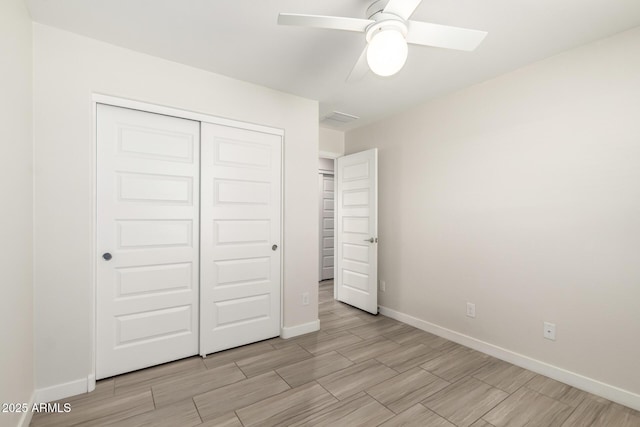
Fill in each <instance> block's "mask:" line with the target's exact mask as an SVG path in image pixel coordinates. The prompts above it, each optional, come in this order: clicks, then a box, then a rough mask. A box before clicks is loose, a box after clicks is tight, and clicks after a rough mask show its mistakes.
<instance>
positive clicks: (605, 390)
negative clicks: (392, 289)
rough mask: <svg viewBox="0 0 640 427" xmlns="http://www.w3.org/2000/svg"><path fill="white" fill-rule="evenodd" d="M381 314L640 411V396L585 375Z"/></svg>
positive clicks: (387, 311)
mask: <svg viewBox="0 0 640 427" xmlns="http://www.w3.org/2000/svg"><path fill="white" fill-rule="evenodd" d="M379 311H380V314H382V315H385V316H387V317H390V318H392V319H395V320H398V321H400V322H403V323H406V324H408V325H411V326H414V327H416V328H418V329H422V330H423V331H426V332H430V333H432V334H434V335H438V336H440V337H443V338H446V339H448V340H450V341H453V342H456V343H458V344H461V345H464V346H466V347H469V348H472V349H474V350H478V351H480V352H482V353H485V354H488V355H490V356H493V357H496V358H498V359H501V360H504V361H506V362H509V363H512V364H514V365H516V366H520V367H521V368H525V369H528V370H530V371H533V372H535V373H537V374H541V375H544V376H547V377H549V378H553V379H554V380H557V381H560V382H563V383H565V384H568V385H570V386H573V387H575V388H578V389H580V390H584V391H586V392H589V393H592V394H595V395H597V396H601V397H604V398H605V399H609V400H611V401H613V402H616V403H619V404H621V405H624V406H628V407H629V408H633V409H635V410H637V411H640V395H639V394H636V393H633V392H630V391H628V390H624V389H621V388H619V387H616V386H613V385H610V384H606V383H603V382H601V381H598V380H595V379H593V378H589V377H586V376H584V375H580V374H578V373H575V372H572V371H568V370H566V369H563V368H560V367H558V366H554V365H551V364H549V363H546V362H542V361H540V360H537V359H533V358H531V357H528V356H525V355H523V354H520V353H516V352H514V351H511V350H508V349H506V348H503V347H499V346H497V345H494V344H490V343H488V342H486V341H482V340H479V339H476V338H473V337H470V336H468V335H464V334H461V333H460V332H456V331H453V330H451V329H447V328H444V327H442V326H439V325H436V324H434V323H431V322H427V321H426V320H422V319H419V318H417V317H413V316H411V315H408V314H405V313H401V312H399V311H396V310H392V309H390V308H387V307H382V306H381V307H379Z"/></svg>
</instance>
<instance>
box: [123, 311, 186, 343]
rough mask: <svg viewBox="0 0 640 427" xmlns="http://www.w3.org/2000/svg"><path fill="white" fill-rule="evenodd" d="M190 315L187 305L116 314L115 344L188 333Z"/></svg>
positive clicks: (139, 341)
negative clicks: (121, 314)
mask: <svg viewBox="0 0 640 427" xmlns="http://www.w3.org/2000/svg"><path fill="white" fill-rule="evenodd" d="M192 317H193V315H192V312H191V306H189V305H185V306H182V307H172V308H166V309H161V310H153V311H148V312H145V313H135V314H127V315H124V316H117V317H116V320H117V331H118V333H117V338H116V346H121V345H124V344H132V343H137V344H140V343H141V342H143V341H149V340H153V339H158V338H161V337H164V338H166V337H169V336H172V335H173V336H175V335H178V334H185V333H190V332H192V331H191V326H192V322H191V320H192Z"/></svg>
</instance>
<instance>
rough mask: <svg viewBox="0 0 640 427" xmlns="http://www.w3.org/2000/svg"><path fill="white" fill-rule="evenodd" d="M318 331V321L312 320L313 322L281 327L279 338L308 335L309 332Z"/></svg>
mask: <svg viewBox="0 0 640 427" xmlns="http://www.w3.org/2000/svg"><path fill="white" fill-rule="evenodd" d="M319 330H320V320H319V319H318V320H314V321H313V322H309V323H303V324H302V325H296V326H289V327H287V326H283V327H282V330H281V331H280V337H281V338H283V339H288V338H293V337H297V336H298V335H304V334H308V333H310V332H316V331H319Z"/></svg>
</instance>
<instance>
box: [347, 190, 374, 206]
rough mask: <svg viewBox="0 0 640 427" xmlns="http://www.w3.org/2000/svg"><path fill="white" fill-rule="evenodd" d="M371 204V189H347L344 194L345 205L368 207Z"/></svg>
mask: <svg viewBox="0 0 640 427" xmlns="http://www.w3.org/2000/svg"><path fill="white" fill-rule="evenodd" d="M368 205H369V189H366V188H365V189H363V190H353V191H345V192H344V193H343V195H342V206H344V207H362V206H364V207H367V206H368Z"/></svg>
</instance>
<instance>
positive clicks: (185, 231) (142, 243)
mask: <svg viewBox="0 0 640 427" xmlns="http://www.w3.org/2000/svg"><path fill="white" fill-rule="evenodd" d="M117 227H118V232H117V236H118V248H120V249H138V248H152V247H156V248H159V247H166V246H173V247H177V246H183V247H184V246H191V245H192V243H193V222H192V221H191V220H183V221H181V220H121V221H118V222H117Z"/></svg>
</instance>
